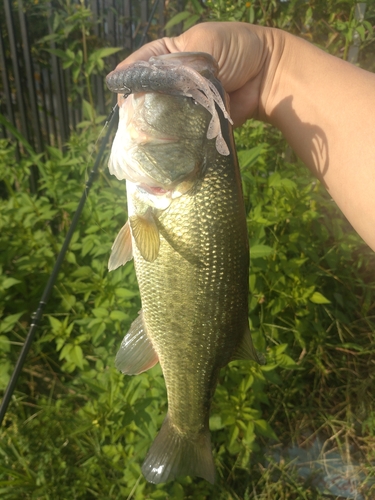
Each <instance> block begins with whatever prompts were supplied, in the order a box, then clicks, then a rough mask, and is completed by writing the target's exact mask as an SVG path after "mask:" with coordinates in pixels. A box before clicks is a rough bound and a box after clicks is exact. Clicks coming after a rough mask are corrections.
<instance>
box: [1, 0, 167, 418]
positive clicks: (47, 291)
mask: <svg viewBox="0 0 375 500" xmlns="http://www.w3.org/2000/svg"><path fill="white" fill-rule="evenodd" d="M158 4H159V0H155V2H154V5H153V6H152V10H151V13H150V16H149V19H148V22H147V25H146V26H145V29H144V30H143V34H142V37H141V40H140V43H139V47H141V46H142V45H143V44H144V42H145V40H146V36H147V32H148V30H149V28H150V25H151V22H152V19H153V17H154V14H155V11H156V7H157V6H158ZM139 47H138V48H139ZM117 117H118V105H117V104H115V105H114V106H113V108H112V111H111V112H110V114H109V116H108V118H107V120H106V123H105V125H104V127H103V130H104V129H105V127H106V126H108V129H107V133H106V135H105V137H104V139H103V141H102V144H101V146H100V149H99V152H98V155H97V157H96V160H95V163H94V166H93V167H92V170H91V172H90V175H89V178H88V180H87V182H86V184H85V189H84V191H83V193H82V196H81V199H80V201H79V204H78V207H77V210H76V212H75V214H74V216H73V219H72V223H71V225H70V227H69V230H68V232H67V235H66V236H65V240H64V243H63V245H62V247H61V250H60V253H59V255H58V257H57V259H56V262H55V265H54V267H53V270H52V273H51V275H50V277H49V279H48V282H47V284H46V286H45V288H44V291H43V294H42V297H41V299H40V301H39V304H38V308H37V310H36V311H35V313H34V314H33V315H32V317H31V324H30V328H29V331H28V333H27V336H26V339H25V342H24V344H23V346H22V349H21V352H20V355H19V357H18V359H17V362H16V365H15V367H14V370H13V373H12V376H11V378H10V380H9V383H8V386H7V388H6V390H5V393H4V397H3V399H2V401H1V404H0V426H1V424H2V422H3V420H4V417H5V414H6V412H7V409H8V406H9V402H10V400H11V397H12V394H13V392H14V389H15V387H16V385H17V380H18V377H19V375H20V373H21V371H22V368H23V365H24V363H25V360H26V357H27V354H28V352H29V350H30V347H31V344H32V342H33V340H34V337H35V333H36V330H37V328H38V326H39V323H40V320H41V319H42V316H43V311H44V308H45V306H46V305H47V302H48V299H49V298H50V295H51V292H52V290H53V287H54V284H55V281H56V279H57V275H58V273H59V270H60V267H61V264H62V263H63V261H64V257H65V253H66V251H67V250H68V247H69V243H70V240H71V239H72V236H73V233H74V231H75V229H76V226H77V224H78V220H79V217H80V215H81V213H82V210H83V207H84V205H85V202H86V200H87V196H88V194H89V191H90V189H91V186H92V185H93V183H94V180H95V177H96V175H97V173H98V170H99V166H100V163H101V160H102V156H103V154H104V151H105V148H106V146H107V142H108V139H109V137H110V135H111V132H112V129H113V127H114V124H115V123H117V120H116V119H114V118H117ZM101 133H102V132H101ZM99 137H100V135H99ZM98 139H99V138H98Z"/></svg>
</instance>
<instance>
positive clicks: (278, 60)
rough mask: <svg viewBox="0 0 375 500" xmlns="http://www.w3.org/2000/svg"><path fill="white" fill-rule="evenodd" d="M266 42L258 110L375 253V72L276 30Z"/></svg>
mask: <svg viewBox="0 0 375 500" xmlns="http://www.w3.org/2000/svg"><path fill="white" fill-rule="evenodd" d="M267 36H268V37H269V36H270V35H269V33H268V34H267ZM272 39H273V54H272V55H271V60H270V64H269V74H268V78H269V79H268V86H269V85H270V81H271V82H272V85H271V87H269V88H267V87H266V86H265V87H264V91H263V93H262V96H261V109H260V113H262V114H263V118H264V119H266V120H267V121H269V122H270V123H272V124H273V125H275V126H276V127H278V128H279V129H280V130H281V131H282V132H283V134H284V135H285V137H286V139H287V140H288V142H289V143H290V145H291V146H292V147H293V149H294V150H295V152H296V153H297V155H298V156H299V157H300V158H301V159H302V160H303V161H304V162H305V163H306V165H307V166H308V167H309V168H310V169H311V170H312V171H313V172H314V173H315V174H316V175H317V176H318V177H319V178H320V179H321V180H322V181H323V183H324V184H325V186H326V188H327V189H328V191H329V193H330V194H331V196H332V197H333V199H334V200H335V201H336V203H337V204H338V206H339V207H340V208H341V210H342V211H343V213H344V214H345V215H346V217H347V218H348V220H349V221H350V222H351V224H352V225H353V227H354V228H355V229H356V231H357V232H358V233H359V234H360V235H361V236H362V238H363V239H364V240H365V241H366V242H367V243H368V244H369V245H370V246H371V247H372V248H373V249H374V250H375V75H374V74H372V73H369V72H367V71H363V70H361V69H359V68H357V67H355V66H353V65H351V64H349V63H346V62H344V61H342V60H340V59H338V58H336V57H333V56H330V55H328V54H326V53H324V52H323V51H321V50H319V49H317V48H316V47H314V46H313V45H311V44H309V43H307V42H305V41H304V40H301V39H299V38H297V37H294V36H291V35H289V34H287V33H284V32H281V31H279V30H272ZM266 77H267V76H266Z"/></svg>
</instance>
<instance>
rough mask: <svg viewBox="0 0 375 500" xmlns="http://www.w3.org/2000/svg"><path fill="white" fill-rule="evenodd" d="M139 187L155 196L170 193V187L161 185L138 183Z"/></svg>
mask: <svg viewBox="0 0 375 500" xmlns="http://www.w3.org/2000/svg"><path fill="white" fill-rule="evenodd" d="M138 189H141V190H142V191H146V193H149V194H152V195H153V196H165V195H166V194H168V193H170V190H169V189H164V188H162V187H160V186H150V185H149V184H144V183H141V184H138Z"/></svg>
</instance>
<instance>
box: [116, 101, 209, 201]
mask: <svg viewBox="0 0 375 500" xmlns="http://www.w3.org/2000/svg"><path fill="white" fill-rule="evenodd" d="M210 119H211V115H210V113H209V112H208V111H207V110H206V109H205V108H204V107H202V106H201V105H199V104H197V103H196V101H195V100H194V99H192V98H190V97H186V96H180V95H169V94H164V93H156V92H142V93H135V94H131V95H130V96H128V97H127V98H126V99H125V100H124V102H123V103H122V105H121V108H120V118H119V127H118V131H117V134H116V137H115V139H114V142H113V146H112V152H111V157H110V160H109V170H110V172H111V173H112V174H114V175H115V176H116V177H117V178H118V179H120V180H121V179H126V180H128V181H130V182H133V183H135V184H137V185H139V186H140V188H141V189H143V190H145V191H146V192H149V193H150V194H152V195H154V196H157V195H158V194H159V195H162V196H165V195H166V193H168V195H169V197H170V198H172V199H173V198H175V197H177V196H178V195H180V194H183V192H186V191H187V190H188V189H189V187H191V186H192V184H193V183H194V181H195V180H196V179H197V178H198V177H199V175H200V173H201V172H202V169H203V168H204V162H205V157H206V152H207V142H208V141H207V137H206V135H207V128H208V125H209V123H210Z"/></svg>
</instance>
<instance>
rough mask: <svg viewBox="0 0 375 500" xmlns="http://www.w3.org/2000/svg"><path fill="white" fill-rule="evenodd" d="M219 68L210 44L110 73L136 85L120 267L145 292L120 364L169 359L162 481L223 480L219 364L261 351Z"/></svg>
mask: <svg viewBox="0 0 375 500" xmlns="http://www.w3.org/2000/svg"><path fill="white" fill-rule="evenodd" d="M216 69H217V66H216V62H215V61H214V60H213V59H212V58H211V56H209V55H208V54H202V53H185V54H184V53H179V54H173V55H168V56H159V57H156V58H152V59H150V61H149V62H138V63H134V64H132V65H131V66H129V67H128V68H125V70H118V71H115V72H113V73H111V74H110V75H109V76H108V77H107V84H108V86H109V88H110V89H111V90H112V91H114V92H118V93H123V94H125V95H126V96H128V97H127V99H125V101H124V104H123V105H122V106H121V109H120V120H119V128H118V132H117V135H116V138H115V140H114V143H113V147H112V152H111V157H110V161H109V168H110V171H111V173H113V174H114V175H116V176H117V177H118V178H119V179H126V185H127V195H128V214H129V219H128V221H127V223H126V224H125V226H124V227H123V228H122V229H121V231H120V233H119V235H118V236H117V238H116V240H115V242H114V244H113V247H112V254H111V257H110V261H109V269H110V270H112V269H115V268H117V267H119V266H120V265H123V264H124V263H125V262H127V261H128V260H130V259H131V258H132V256H133V257H134V263H135V270H136V275H137V279H138V283H139V288H140V294H141V300H142V311H140V314H139V316H138V318H137V319H136V320H135V321H134V322H133V324H132V325H131V328H130V330H129V332H128V333H127V335H126V336H125V338H124V340H123V342H122V344H121V348H120V350H119V352H118V354H117V357H116V366H117V367H118V368H119V369H120V370H121V371H122V372H123V373H126V374H129V375H131V374H137V373H141V372H143V371H145V370H147V369H149V368H151V367H152V366H154V365H155V364H156V363H157V362H158V361H159V362H160V365H161V368H162V371H163V375H164V379H165V384H166V388H167V393H168V413H167V416H166V418H165V421H164V423H163V425H162V427H161V430H160V432H159V434H158V435H157V437H156V438H155V441H154V443H153V444H152V446H151V448H150V450H149V452H148V454H147V456H146V459H145V461H144V464H143V466H142V472H143V474H144V476H145V477H146V479H147V480H148V481H150V482H152V483H160V482H165V481H169V480H172V479H174V478H176V477H177V476H180V475H190V476H199V477H203V478H205V479H206V480H207V481H209V482H211V483H213V482H214V478H215V467H214V461H213V456H212V451H211V441H210V433H209V426H208V421H209V411H210V404H211V400H212V397H213V394H214V391H215V388H216V384H217V381H218V376H219V371H220V369H221V368H222V367H224V366H225V365H226V364H227V363H228V362H229V361H231V360H233V359H253V360H257V355H256V353H255V350H254V348H253V344H252V340H251V336H250V331H249V327H248V268H249V249H248V238H247V230H246V216H245V209H244V203H243V198H242V189H241V179H240V173H239V168H238V162H237V156H236V151H235V147H234V140H233V134H232V127H231V124H230V121H229V120H230V117H229V114H228V111H227V104H226V95H225V92H224V90H223V88H222V86H221V84H220V82H219V81H218V80H217V79H216V76H215V75H216ZM215 103H216V105H215ZM219 114H220V118H219Z"/></svg>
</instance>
